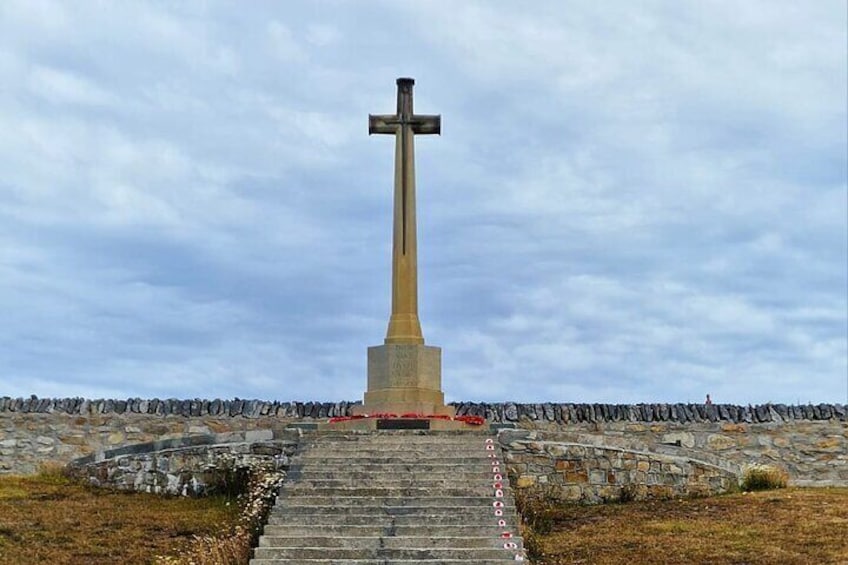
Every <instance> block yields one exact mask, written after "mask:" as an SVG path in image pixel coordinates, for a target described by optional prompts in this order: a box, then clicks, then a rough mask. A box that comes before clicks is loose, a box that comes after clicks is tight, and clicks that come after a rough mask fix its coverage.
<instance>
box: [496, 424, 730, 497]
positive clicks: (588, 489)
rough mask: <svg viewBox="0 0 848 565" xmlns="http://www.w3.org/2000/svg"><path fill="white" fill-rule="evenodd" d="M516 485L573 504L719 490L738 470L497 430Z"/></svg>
mask: <svg viewBox="0 0 848 565" xmlns="http://www.w3.org/2000/svg"><path fill="white" fill-rule="evenodd" d="M498 439H499V441H500V444H501V447H502V448H503V449H504V452H505V463H506V467H507V472H508V474H509V475H510V477H511V478H512V479H513V481H512V484H513V486H514V487H515V488H517V489H531V490H535V491H536V492H538V493H540V494H543V495H545V496H546V497H548V498H554V499H558V500H562V501H567V502H571V503H581V504H597V503H600V502H611V501H626V500H643V499H647V498H671V497H690V496H706V495H713V494H720V493H724V492H728V491H730V490H733V489H734V488H736V487H737V486H738V469H735V468H734V467H733V466H732V465H723V466H718V465H714V464H711V463H707V462H705V461H702V460H697V459H693V458H690V457H686V456H682V455H662V454H657V453H650V452H645V451H636V450H632V449H625V448H621V447H609V446H599V445H593V444H583V443H574V442H568V441H562V439H561V438H558V437H556V435H555V434H549V433H545V432H539V431H535V430H504V431H502V432H501V433H500V434H499V435H498Z"/></svg>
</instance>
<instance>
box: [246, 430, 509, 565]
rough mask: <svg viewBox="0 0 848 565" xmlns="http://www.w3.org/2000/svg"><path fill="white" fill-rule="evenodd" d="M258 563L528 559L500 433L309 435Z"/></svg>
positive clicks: (370, 564)
mask: <svg viewBox="0 0 848 565" xmlns="http://www.w3.org/2000/svg"><path fill="white" fill-rule="evenodd" d="M302 443H303V448H302V449H301V451H300V452H299V454H298V455H296V456H295V457H294V458H293V460H292V465H291V469H290V472H289V475H288V478H287V479H286V483H285V485H284V486H283V488H282V489H281V491H280V495H279V497H278V499H277V503H276V505H275V506H274V509H273V510H272V512H271V516H270V518H269V521H268V525H266V526H265V530H264V534H263V535H262V537H261V538H260V540H259V547H257V548H256V550H255V553H254V559H253V560H251V562H250V563H251V565H266V564H268V565H270V564H272V563H273V564H303V565H309V564H316V565H317V564H331V563H332V564H338V565H344V564H350V565H354V564H355V565H378V564H379V565H388V564H398V565H401V564H412V563H427V564H431V565H437V564H445V565H448V564H459V563H467V564H475V565H495V564H500V565H503V564H505V563H514V562H515V561H522V560H524V551H523V546H522V540H521V537H520V536H519V534H518V528H517V526H518V518H517V516H516V513H515V505H514V501H513V497H512V491H511V490H510V488H509V484H508V482H507V477H506V474H505V468H504V465H503V457H502V453H501V450H500V448H499V447H498V444H497V440H496V439H495V438H494V436H493V435H489V434H482V433H475V432H470V433H469V432H464V433H458V432H441V433H440V432H412V431H404V432H399V431H397V432H395V431H392V432H384V431H381V432H372V433H358V434H357V433H351V432H347V433H329V432H320V433H317V434H315V435H306V436H304V438H303V442H302Z"/></svg>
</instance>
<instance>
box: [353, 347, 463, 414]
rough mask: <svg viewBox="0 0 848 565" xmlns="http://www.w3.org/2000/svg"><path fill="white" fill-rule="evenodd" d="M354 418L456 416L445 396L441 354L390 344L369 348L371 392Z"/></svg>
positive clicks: (436, 348)
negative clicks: (373, 416)
mask: <svg viewBox="0 0 848 565" xmlns="http://www.w3.org/2000/svg"><path fill="white" fill-rule="evenodd" d="M353 413H354V414H357V415H359V414H397V415H402V414H421V415H424V416H431V415H447V416H453V415H454V414H455V410H454V408H453V407H452V406H445V395H444V393H443V392H442V350H441V348H439V347H432V346H429V345H417V344H406V343H388V344H386V345H378V346H375V347H369V348H368V390H367V391H366V392H365V402H364V404H362V405H361V406H354V407H353Z"/></svg>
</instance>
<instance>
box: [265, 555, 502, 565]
mask: <svg viewBox="0 0 848 565" xmlns="http://www.w3.org/2000/svg"><path fill="white" fill-rule="evenodd" d="M515 562H516V561H515V558H514V557H512V556H509V557H506V558H504V559H482V560H476V561H474V563H473V565H506V564H507V563H513V564H514V563H515ZM344 563H345V565H469V562H468V561H466V560H465V559H388V560H387V559H346V560H345V561H344ZM250 565H339V561H338V560H337V559H302V558H296V559H251V560H250Z"/></svg>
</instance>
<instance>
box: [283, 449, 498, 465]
mask: <svg viewBox="0 0 848 565" xmlns="http://www.w3.org/2000/svg"><path fill="white" fill-rule="evenodd" d="M491 460H497V461H503V460H504V458H503V457H501V456H499V455H498V456H496V457H489V455H488V454H487V453H485V452H481V453H476V454H475V453H467V452H465V453H463V452H457V453H453V454H452V453H448V452H445V453H440V454H438V455H429V456H428V455H424V454H419V453H415V452H402V451H395V452H379V453H371V454H368V453H359V454H353V453H352V454H350V455H349V456H345V455H339V454H338V452H334V453H332V454H317V453H303V454H300V455H296V456H295V457H294V458H293V460H292V463H300V464H307V463H312V462H316V461H317V462H320V463H321V464H322V465H328V466H331V467H333V466H338V467H340V468H345V467H348V466H351V465H362V464H369V465H374V466H377V465H391V464H406V465H412V464H426V465H461V466H463V467H474V466H476V465H486V464H488V462H489V461H491Z"/></svg>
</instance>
